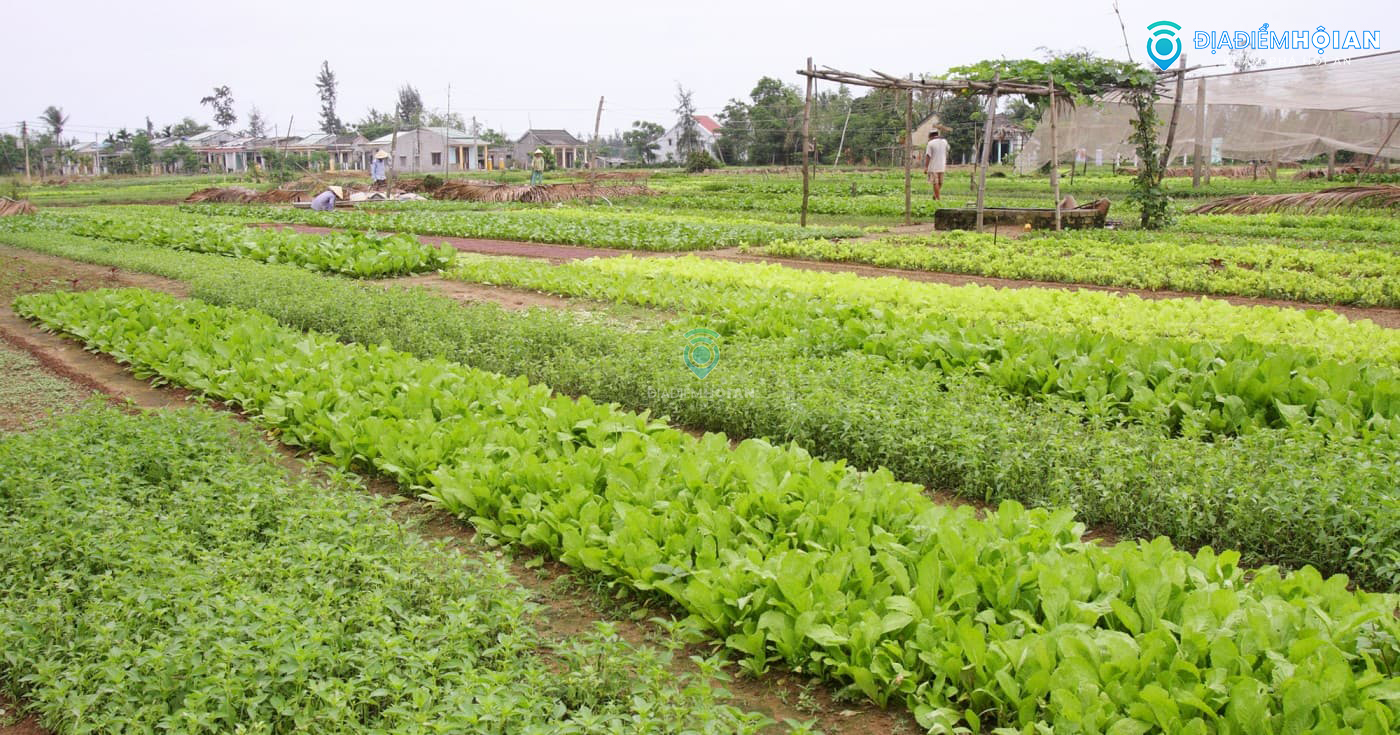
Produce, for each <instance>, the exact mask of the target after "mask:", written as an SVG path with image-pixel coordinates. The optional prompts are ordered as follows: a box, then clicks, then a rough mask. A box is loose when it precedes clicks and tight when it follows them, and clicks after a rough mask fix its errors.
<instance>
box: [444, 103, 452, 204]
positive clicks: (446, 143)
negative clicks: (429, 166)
mask: <svg viewBox="0 0 1400 735" xmlns="http://www.w3.org/2000/svg"><path fill="white" fill-rule="evenodd" d="M445 122H446V123H447V125H445V126H443V128H442V142H443V146H442V183H444V184H445V183H447V151H448V149H449V148H451V147H452V136H451V135H450V134H449V133H448V131H450V130H452V84H451V83H450V82H449V83H448V85H447V120H446V121H445Z"/></svg>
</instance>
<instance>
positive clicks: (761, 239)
mask: <svg viewBox="0 0 1400 735" xmlns="http://www.w3.org/2000/svg"><path fill="white" fill-rule="evenodd" d="M180 209H181V211H183V212H189V213H196V214H205V215H223V216H230V215H231V216H236V217H240V218H243V219H255V220H261V221H271V222H298V223H301V224H307V225H317V226H321V227H346V228H350V229H356V230H370V229H372V230H379V231H382V232H415V233H419V234H423V235H448V236H453V237H482V238H492V239H501V240H521V241H525V242H545V243H559V244H563V245H583V246H590V247H607V248H623V249H626V250H662V251H678V250H707V249H712V248H725V247H734V246H737V245H762V244H765V243H770V242H774V241H776V240H793V239H798V238H802V237H852V236H855V235H859V234H861V231H860V230H859V229H857V228H854V227H814V228H805V229H804V228H801V227H798V226H796V225H779V224H772V223H764V222H746V221H733V220H716V219H708V218H703V217H693V216H690V217H677V216H669V217H668V216H661V215H655V214H651V213H648V212H614V211H595V210H588V209H570V208H562V209H548V210H540V209H515V210H510V211H500V212H464V211H457V212H439V211H408V212H363V211H336V212H312V211H310V210H304V209H291V208H288V207H266V206H253V205H212V206H211V205H186V206H183V207H181V208H180Z"/></svg>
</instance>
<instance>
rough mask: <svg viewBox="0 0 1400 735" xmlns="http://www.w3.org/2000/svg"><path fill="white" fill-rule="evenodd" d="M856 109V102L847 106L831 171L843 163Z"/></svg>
mask: <svg viewBox="0 0 1400 735" xmlns="http://www.w3.org/2000/svg"><path fill="white" fill-rule="evenodd" d="M852 107H855V104H854V102H853V103H852V104H848V105H846V122H843V123H841V142H840V143H837V144H836V159H835V160H833V161H832V162H831V170H832V171H835V170H836V167H837V166H838V165H840V163H841V151H842V150H844V149H845V148H846V126H847V125H850V124H851V108H852ZM720 163H723V161H720Z"/></svg>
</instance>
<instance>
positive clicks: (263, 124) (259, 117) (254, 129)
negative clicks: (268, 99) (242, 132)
mask: <svg viewBox="0 0 1400 735" xmlns="http://www.w3.org/2000/svg"><path fill="white" fill-rule="evenodd" d="M247 132H248V135H249V136H251V137H253V138H266V137H267V121H266V120H264V119H263V114H262V110H259V109H258V106H257V105H253V109H251V110H249V111H248V131H247Z"/></svg>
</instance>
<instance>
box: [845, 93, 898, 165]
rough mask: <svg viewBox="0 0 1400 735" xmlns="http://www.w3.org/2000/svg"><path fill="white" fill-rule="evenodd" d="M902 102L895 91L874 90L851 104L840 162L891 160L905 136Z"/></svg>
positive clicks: (855, 99) (853, 100)
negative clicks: (894, 149) (893, 151)
mask: <svg viewBox="0 0 1400 735" xmlns="http://www.w3.org/2000/svg"><path fill="white" fill-rule="evenodd" d="M902 98H903V95H902V94H901V93H899V92H898V91H896V90H892V89H872V90H870V91H869V92H867V93H865V94H864V95H861V96H860V97H856V98H854V99H852V100H851V102H850V105H851V122H850V125H849V126H847V129H846V148H845V151H843V152H842V154H841V160H843V161H848V162H870V163H877V162H879V161H881V160H886V159H889V158H890V156H891V155H892V154H891V150H892V149H893V147H895V146H897V145H898V144H899V140H900V139H901V138H902V137H903V133H904V105H903V100H902ZM843 123H844V120H843ZM832 155H833V156H834V155H835V153H832Z"/></svg>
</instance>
